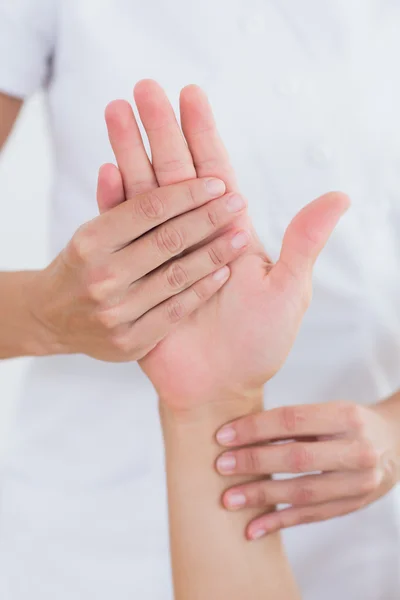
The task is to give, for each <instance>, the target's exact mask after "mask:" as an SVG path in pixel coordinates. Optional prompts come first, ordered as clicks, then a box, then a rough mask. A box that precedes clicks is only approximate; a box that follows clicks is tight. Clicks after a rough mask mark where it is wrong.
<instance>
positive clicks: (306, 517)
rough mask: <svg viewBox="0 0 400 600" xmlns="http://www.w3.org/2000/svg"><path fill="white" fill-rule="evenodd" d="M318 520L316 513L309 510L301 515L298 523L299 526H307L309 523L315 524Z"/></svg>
mask: <svg viewBox="0 0 400 600" xmlns="http://www.w3.org/2000/svg"><path fill="white" fill-rule="evenodd" d="M317 520H318V518H317V515H316V514H315V512H313V511H310V510H307V511H302V512H301V513H300V515H299V518H298V520H297V523H298V524H299V525H307V524H308V523H315V521H317Z"/></svg>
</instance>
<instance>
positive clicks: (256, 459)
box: [242, 448, 262, 473]
mask: <svg viewBox="0 0 400 600" xmlns="http://www.w3.org/2000/svg"><path fill="white" fill-rule="evenodd" d="M242 459H243V466H244V470H245V472H248V473H262V459H261V454H260V450H259V449H258V448H249V449H247V450H244V451H243V453H242Z"/></svg>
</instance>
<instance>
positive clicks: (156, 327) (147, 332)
mask: <svg viewBox="0 0 400 600" xmlns="http://www.w3.org/2000/svg"><path fill="white" fill-rule="evenodd" d="M229 276H230V270H229V267H227V266H225V267H222V269H220V270H219V271H216V272H215V273H213V274H212V275H209V276H208V277H206V278H204V279H202V280H201V281H199V282H197V283H195V284H194V285H193V286H192V287H191V288H189V289H188V290H185V291H184V292H182V293H181V294H178V295H177V296H174V297H173V298H170V299H169V300H167V301H166V302H163V303H162V304H160V305H158V306H157V307H156V308H153V309H152V310H150V311H149V312H147V313H146V314H145V315H144V316H143V317H141V318H140V319H139V320H138V321H136V322H135V323H134V324H133V325H132V326H131V327H130V328H129V330H128V331H127V332H126V333H124V334H123V337H122V338H120V339H119V340H118V345H119V346H120V347H121V349H123V350H124V351H126V350H129V348H132V347H137V345H138V341H140V340H146V343H145V344H144V345H143V346H142V347H141V348H140V351H139V353H138V356H136V357H135V359H136V360H140V358H143V357H144V356H146V354H148V352H150V350H151V349H153V348H154V347H155V346H156V345H157V344H158V343H160V342H161V341H162V340H163V339H164V338H165V336H166V335H167V334H168V333H169V332H170V331H171V330H172V329H174V328H175V327H176V326H177V325H178V324H179V323H180V322H181V321H182V320H183V319H185V318H186V317H188V316H189V315H190V314H192V313H193V312H194V311H196V310H197V309H198V308H200V307H201V306H202V305H203V304H205V303H206V302H207V301H208V300H209V299H210V298H211V297H212V296H214V294H216V293H217V292H218V291H219V290H220V289H221V287H222V286H223V285H224V284H225V283H226V282H227V281H228V279H229Z"/></svg>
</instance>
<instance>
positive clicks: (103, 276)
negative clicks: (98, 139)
mask: <svg viewBox="0 0 400 600" xmlns="http://www.w3.org/2000/svg"><path fill="white" fill-rule="evenodd" d="M113 175H115V173H114V172H112V173H111V176H110V174H108V175H107V177H106V181H107V184H106V190H107V185H109V186H111V187H112V186H113V185H114V183H115V179H113ZM103 176H104V173H103ZM117 185H118V181H117ZM102 191H104V190H100V192H99V194H100V201H101V192H102ZM108 191H111V192H112V190H110V189H108ZM127 197H128V199H127V201H126V202H124V203H119V204H117V203H115V205H114V206H109V207H108V208H109V210H107V211H106V212H104V213H103V214H102V215H100V216H98V217H97V218H95V219H93V220H92V221H90V222H88V223H86V224H85V225H83V226H82V227H81V228H80V229H79V231H78V232H77V233H76V234H75V235H74V236H73V238H72V240H71V242H70V243H69V244H68V245H67V247H66V248H65V250H63V251H62V252H61V254H60V255H59V256H58V257H57V258H56V259H55V260H54V262H53V263H52V264H51V265H50V266H49V267H48V268H47V269H44V270H43V271H40V272H38V273H37V274H36V275H35V279H34V280H32V284H31V294H30V296H31V297H30V307H31V311H32V313H33V314H34V315H35V319H36V320H37V321H38V322H40V323H41V324H42V326H43V328H44V329H45V330H46V331H47V332H48V333H49V335H48V336H47V337H48V339H52V340H54V341H53V344H54V347H55V348H57V353H83V354H87V355H89V356H92V357H94V358H97V359H101V360H105V361H131V360H138V359H140V358H142V357H143V356H145V355H146V354H147V353H148V352H149V351H150V350H151V349H152V348H154V347H155V346H156V345H157V344H158V343H159V342H160V341H161V340H162V339H163V338H164V337H165V336H166V335H167V334H168V333H169V332H170V331H171V329H173V328H174V327H175V325H176V323H177V321H179V319H180V318H181V316H182V315H181V313H182V312H183V313H185V314H186V315H188V314H191V313H192V312H193V311H195V310H196V309H197V308H199V307H200V306H201V305H202V304H204V303H205V302H207V300H208V299H209V298H210V297H211V296H213V295H214V294H215V293H216V292H217V291H218V290H219V289H220V288H221V287H222V286H223V285H224V283H225V282H226V281H227V279H228V277H229V273H230V272H229V268H228V267H226V266H225V265H226V264H227V263H229V262H231V261H232V260H234V259H235V258H236V257H237V256H238V255H239V254H240V253H241V252H242V251H243V249H244V246H245V245H246V243H243V233H241V230H240V228H239V227H234V226H230V224H231V223H232V221H233V219H234V217H235V216H237V215H238V214H240V213H243V212H244V209H245V201H244V199H243V198H242V197H241V196H239V195H238V194H232V193H227V194H225V184H224V183H223V182H222V181H221V180H218V179H215V178H203V179H196V180H193V181H187V182H180V183H175V185H170V186H166V187H163V188H162V189H158V190H147V191H142V193H140V194H136V195H133V194H132V195H131V194H130V193H129V190H128V196H127ZM210 237H212V238H213V240H212V241H208V242H207V243H205V245H204V246H202V247H201V248H199V249H197V250H193V251H192V252H190V253H187V251H188V249H190V248H192V247H193V246H195V245H197V244H198V243H199V242H202V241H204V240H207V239H208V238H210ZM244 241H245V242H246V239H245V240H244ZM184 251H186V254H185V255H184V256H179V257H178V255H181V254H182V252H184ZM50 353H51V352H50Z"/></svg>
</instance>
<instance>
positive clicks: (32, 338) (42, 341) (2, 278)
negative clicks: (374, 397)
mask: <svg viewBox="0 0 400 600" xmlns="http://www.w3.org/2000/svg"><path fill="white" fill-rule="evenodd" d="M189 98H190V94H189ZM182 101H183V106H185V94H184V95H183V98H182ZM19 107H20V102H18V101H13V100H9V99H7V98H5V97H1V98H0V114H1V116H2V118H1V126H0V127H1V129H0V140H1V142H4V141H5V139H6V137H7V135H8V133H9V131H10V130H11V127H12V123H13V121H14V119H15V117H16V115H17V113H18V109H19ZM195 137H196V136H195ZM197 137H198V138H200V140H202V138H203V136H202V135H201V134H200V135H199V136H197ZM206 142H207V144H208V143H209V140H207V136H204V140H203V141H202V143H203V144H204V146H205V144H206ZM211 147H213V146H211ZM173 160H174V159H173V158H172V159H171V161H170V162H169V163H168V159H167V160H166V161H164V162H165V164H169V166H170V167H171V165H173V164H174V163H173ZM212 160H213V158H205V159H204V163H203V165H208V167H210V166H211V165H212ZM195 161H196V162H197V163H201V162H202V161H201V160H199V158H197V159H195ZM207 161H208V162H207ZM210 161H211V162H210ZM120 166H121V171H122V170H123V168H122V165H120ZM181 167H182V168H180V169H178V170H177V176H178V177H179V176H180V177H179V179H177V180H176V181H178V182H182V181H183V180H184V179H190V178H193V177H195V176H196V175H189V174H186V172H184V171H186V167H185V166H184V164H183V163H182V165H181ZM196 167H197V168H196V174H197V175H198V176H200V177H205V176H210V175H211V176H217V175H218V173H217V169H214V168H212V169H210V170H209V171H208V175H207V173H206V171H207V170H206V171H205V170H204V168H203V169H202V168H201V165H200V168H199V167H198V166H197V164H196ZM189 168H190V169H191V172H192V173H193V165H192V166H190V164H189ZM220 168H221V171H220V175H219V176H220V177H221V179H222V180H224V181H225V182H227V184H228V185H229V178H228V179H227V177H225V175H226V174H228V175H229V174H230V176H231V177H233V175H232V174H231V173H230V172H229V168H228V167H227V166H226V165H225V163H224V161H221V164H220ZM111 170H112V168H111V167H107V168H106V173H107V171H108V175H107V176H106V177H105V179H106V181H107V183H105V186H106V187H107V185H109V186H111V188H113V189H114V190H117V189H118V186H119V183H118V180H117V178H116V175H117V173H116V171H114V170H113V175H110V176H109V174H110V173H111ZM162 170H163V169H161V171H162ZM218 171H219V169H218ZM167 172H168V169H167ZM113 177H114V180H113ZM138 183H140V182H138ZM153 183H154V182H153ZM163 185H166V183H163ZM232 189H234V188H232ZM139 191H143V190H139ZM228 192H229V187H228ZM114 199H115V197H114ZM100 201H101V193H100V194H99V202H100ZM326 201H327V200H326V198H325V199H324V200H323V202H325V203H326ZM117 203H118V200H117V201H116V204H117ZM320 206H321V202H319V204H317V208H319V207H320ZM315 210H316V209H315V208H314V207H313V209H312V211H313V212H312V214H313V215H314V214H315ZM311 220H312V217H311ZM299 222H300V226H301V222H302V219H301V217H300V219H299ZM261 255H262V254H261ZM246 256H247V254H246ZM253 256H254V255H253ZM300 256H302V252H300ZM253 260H254V262H255V261H256V259H253ZM286 262H287V261H286ZM310 262H312V261H310V259H308V260H305V261H303V269H304V263H310ZM262 263H263V266H264V267H265V265H267V269H266V270H267V271H269V266H270V265H269V261H268V259H267V260H265V256H264V257H263V258H262ZM288 264H289V263H288ZM290 269H291V267H289V270H290ZM304 270H305V271H307V273H308V274H309V269H304ZM275 271H277V269H276V268H275ZM301 271H302V268H301V265H300V271H299V272H301ZM263 272H265V271H264V270H263ZM296 273H297V269H295V271H293V272H292V273H291V274H292V275H293V274H295V277H292V279H293V282H292V285H296V287H297V286H298V284H297V280H298V277H297V276H296ZM33 279H34V278H33V274H32V273H3V274H0V308H1V310H0V315H1V316H0V319H1V321H2V322H1V323H0V330H1V331H2V336H1V339H0V348H1V355H2V356H4V357H8V356H21V355H29V354H50V353H56V352H57V351H60V348H61V347H60V348H57V343H56V340H54V339H53V336H52V335H51V333H49V332H48V331H47V330H46V328H42V326H41V325H40V324H38V323H37V320H36V319H32V315H31V307H30V306H29V305H27V298H29V297H30V296H29V294H28V295H27V294H26V293H25V290H26V289H29V290H31V289H32V286H33ZM305 279H307V284H306V285H305V289H306V291H304V290H302V291H301V293H300V296H301V298H302V300H301V302H300V304H302V306H307V304H308V295H309V281H308V278H307V277H305ZM35 281H38V280H37V279H35ZM295 282H296V284H295ZM35 285H36V284H35ZM229 285H232V282H231V281H229ZM33 287H34V286H33ZM226 287H227V286H226ZM241 300H242V299H241V297H240V294H239V298H238V301H239V304H240V306H242V305H241ZM300 313H301V311H300ZM253 318H254V317H253ZM295 321H296V319H295ZM211 335H212V333H211V332H210V334H209V337H211ZM289 346H290V344H289ZM161 347H162V345H161ZM156 350H157V352H158V351H159V346H158V347H157V349H156ZM61 351H64V348H62V350H61ZM287 351H288V349H287ZM152 354H153V355H156V352H153V353H152ZM283 355H285V352H283ZM150 356H151V354H150ZM185 356H186V353H185ZM161 357H162V354H161ZM282 360H284V357H283V358H282ZM260 362H261V361H260ZM277 363H278V364H277V365H275V366H274V368H272V369H270V371H271V373H273V372H274V371H275V370H276V369H277V368H279V365H280V361H279V360H278V361H277ZM148 364H149V365H150V368H151V364H152V362H151V360H150V361H148ZM144 366H145V368H147V367H146V363H144ZM186 367H189V368H191V365H186ZM169 373H170V365H168V370H167V375H169ZM194 375H196V373H195V374H194ZM197 377H198V378H199V379H201V375H200V376H199V375H197ZM194 381H195V382H196V383H198V381H196V379H195V380H194ZM157 383H159V385H160V382H157ZM214 383H215V382H212V384H211V387H212V385H213V384H214ZM186 385H187V382H186ZM207 385H208V384H207ZM218 387H221V386H218ZM233 387H234V388H235V390H234V396H235V397H238V396H239V397H241V396H242V394H241V390H239V393H238V390H237V389H236V387H237V386H236V385H235V386H233ZM239 387H241V386H239ZM244 387H246V386H244ZM222 388H223V386H222ZM258 389H259V386H255V390H253V389H252V391H251V394H250V395H251V397H252V398H253V397H256V396H257V392H258ZM175 391H176V390H172V392H173V393H172V396H173V397H174V398H175V399H179V394H175ZM178 391H179V390H178ZM231 391H232V390H229V392H231ZM172 396H171V397H172ZM229 397H231V395H230V394H229ZM202 398H207V395H204V396H202ZM194 402H196V403H197V402H198V398H196V399H194ZM256 404H257V403H256ZM259 408H261V407H260V406H255V407H253V410H258V409H259ZM383 413H385V415H384V416H382V418H384V419H385V420H387V421H388V422H389V421H390V422H392V423H396V424H398V423H400V414H399V399H398V397H393V399H392V400H391V401H390V402H387V403H385V409H384V410H383V411H382V415H383ZM220 416H222V415H220ZM235 416H239V414H238V415H231V414H230V415H228V414H227V415H226V417H225V419H224V418H221V419H220V422H219V423H215V429H217V428H218V427H219V426H220V425H222V423H223V422H224V420H225V421H228V420H231V419H233V418H234V417H235ZM314 435H315V432H314ZM265 437H267V436H265ZM215 452H216V455H215V458H216V457H217V454H218V451H217V450H215ZM396 452H397V453H398V449H397V448H396ZM397 456H398V454H397ZM218 481H220V480H218ZM228 485H229V484H228ZM225 486H226V484H225ZM235 516H237V515H235ZM246 520H247V517H246ZM236 522H237V523H238V522H239V521H236Z"/></svg>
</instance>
